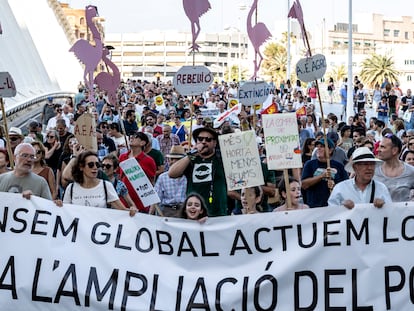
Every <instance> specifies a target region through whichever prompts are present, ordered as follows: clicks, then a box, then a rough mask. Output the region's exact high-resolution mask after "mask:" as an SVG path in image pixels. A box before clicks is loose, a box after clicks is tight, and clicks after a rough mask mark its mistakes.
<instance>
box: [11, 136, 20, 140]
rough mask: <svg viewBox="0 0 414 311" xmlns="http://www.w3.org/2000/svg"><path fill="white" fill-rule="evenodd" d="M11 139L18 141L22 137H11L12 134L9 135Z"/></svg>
mask: <svg viewBox="0 0 414 311" xmlns="http://www.w3.org/2000/svg"><path fill="white" fill-rule="evenodd" d="M9 139H10V140H11V141H17V140H19V139H20V137H10V136H9Z"/></svg>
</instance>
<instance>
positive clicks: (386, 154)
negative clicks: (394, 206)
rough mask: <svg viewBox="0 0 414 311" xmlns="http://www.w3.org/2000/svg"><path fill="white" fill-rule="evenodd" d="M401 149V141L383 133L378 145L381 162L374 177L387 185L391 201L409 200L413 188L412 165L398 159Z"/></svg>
mask: <svg viewBox="0 0 414 311" xmlns="http://www.w3.org/2000/svg"><path fill="white" fill-rule="evenodd" d="M401 150H402V142H401V140H400V139H399V138H398V137H397V136H396V135H394V134H385V135H384V137H383V138H382V140H381V142H380V144H379V147H378V158H379V159H380V160H382V161H383V164H382V165H381V166H379V167H377V168H376V169H375V177H374V179H375V180H378V181H380V182H382V183H384V184H385V185H386V186H387V188H388V190H389V192H390V194H391V198H392V201H393V202H406V201H409V200H410V190H411V189H414V178H413V176H414V167H413V166H410V165H408V164H407V163H404V162H403V161H401V160H400V159H399V156H400V153H401Z"/></svg>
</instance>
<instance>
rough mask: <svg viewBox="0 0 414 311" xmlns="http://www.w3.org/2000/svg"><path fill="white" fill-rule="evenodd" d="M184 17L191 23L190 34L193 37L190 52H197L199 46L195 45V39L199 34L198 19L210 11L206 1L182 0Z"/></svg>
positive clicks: (208, 3)
mask: <svg viewBox="0 0 414 311" xmlns="http://www.w3.org/2000/svg"><path fill="white" fill-rule="evenodd" d="M183 6H184V11H185V15H187V17H188V19H189V20H190V22H191V33H192V36H193V40H192V45H191V51H192V52H195V51H197V52H198V49H199V48H200V46H199V45H198V44H197V43H196V40H197V37H198V35H199V34H200V30H201V28H200V17H201V15H203V14H204V13H206V12H207V11H208V10H210V9H211V5H210V2H208V0H183Z"/></svg>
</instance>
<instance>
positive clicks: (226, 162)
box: [219, 131, 264, 190]
mask: <svg viewBox="0 0 414 311" xmlns="http://www.w3.org/2000/svg"><path fill="white" fill-rule="evenodd" d="M219 143H220V149H221V155H222V159H223V166H224V173H225V174H226V182H227V188H228V190H238V189H241V188H244V187H254V186H260V185H263V184H264V179H263V172H262V167H261V164H260V156H259V150H258V148H257V142H256V135H255V133H254V131H245V132H239V133H231V134H226V135H220V136H219Z"/></svg>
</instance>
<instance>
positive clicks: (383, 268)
mask: <svg viewBox="0 0 414 311" xmlns="http://www.w3.org/2000/svg"><path fill="white" fill-rule="evenodd" d="M1 197H2V200H1V203H0V204H1V205H0V246H1V252H0V310H2V311H12V310H13V311H19V310H21V311H31V310H42V311H46V310H54V311H59V310H65V311H66V310H249V311H250V310H283V311H286V310H292V311H294V310H365V311H366V310H376V311H377V310H396V311H397V310H398V311H402V310H413V309H414V300H413V287H414V284H413V273H414V272H413V271H414V269H413V259H412V257H413V256H412V250H413V249H414V247H413V246H414V245H413V244H414V204H413V203H410V204H407V206H404V205H405V204H400V205H399V206H398V205H392V206H386V207H384V208H382V209H375V208H374V207H372V206H358V207H356V208H354V209H353V210H347V209H345V208H340V207H327V208H318V209H309V210H301V211H291V212H279V213H266V214H253V215H241V216H227V217H217V218H209V219H208V220H207V222H206V223H203V224H200V223H198V222H196V221H190V220H181V219H171V218H161V217H156V216H151V215H144V214H137V215H136V216H135V217H129V215H128V213H127V212H124V211H117V210H110V209H98V208H92V207H82V206H74V205H65V206H64V207H63V208H58V207H56V206H54V205H53V203H51V202H50V201H46V200H43V199H40V198H32V199H31V200H30V201H28V200H25V199H23V198H21V196H20V195H19V194H8V193H2V194H1Z"/></svg>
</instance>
